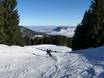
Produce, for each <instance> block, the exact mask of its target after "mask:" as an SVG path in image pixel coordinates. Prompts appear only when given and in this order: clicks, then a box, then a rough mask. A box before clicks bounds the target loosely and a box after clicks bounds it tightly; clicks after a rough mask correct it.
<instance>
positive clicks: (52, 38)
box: [24, 35, 72, 47]
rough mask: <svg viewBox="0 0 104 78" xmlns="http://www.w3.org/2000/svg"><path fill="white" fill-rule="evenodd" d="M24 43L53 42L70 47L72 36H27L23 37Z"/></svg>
mask: <svg viewBox="0 0 104 78" xmlns="http://www.w3.org/2000/svg"><path fill="white" fill-rule="evenodd" d="M24 41H25V43H26V44H25V45H37V44H54V45H63V46H68V47H71V45H72V44H71V43H72V38H68V37H65V36H60V35H55V36H52V35H44V36H43V37H34V38H30V37H28V36H25V37H24Z"/></svg>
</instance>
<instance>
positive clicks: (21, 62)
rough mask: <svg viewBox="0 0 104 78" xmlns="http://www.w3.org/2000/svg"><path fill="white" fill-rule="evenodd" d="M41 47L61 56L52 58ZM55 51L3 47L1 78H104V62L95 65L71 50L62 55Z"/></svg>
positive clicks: (51, 46)
mask: <svg viewBox="0 0 104 78" xmlns="http://www.w3.org/2000/svg"><path fill="white" fill-rule="evenodd" d="M37 47H39V48H40V49H45V50H46V49H48V48H50V49H51V48H52V50H58V53H57V52H52V55H53V56H52V57H50V56H49V55H47V54H46V52H45V51H41V50H39V49H37ZM55 47H56V46H53V45H38V46H29V47H28V46H25V47H18V46H12V47H9V46H5V45H0V78H104V62H100V61H97V62H93V61H90V60H88V59H87V58H86V57H84V56H83V55H82V54H78V53H73V52H71V53H70V52H68V50H70V49H68V48H65V47H64V48H65V49H63V50H64V51H63V52H61V51H62V49H60V48H59V47H56V48H55ZM5 48H6V49H7V50H6V49H5ZM61 48H62V47H61ZM66 50H67V51H66ZM59 52H60V53H59Z"/></svg>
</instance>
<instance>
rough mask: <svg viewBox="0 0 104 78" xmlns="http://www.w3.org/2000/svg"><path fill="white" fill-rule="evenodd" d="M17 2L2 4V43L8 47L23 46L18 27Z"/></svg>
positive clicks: (0, 38)
mask: <svg viewBox="0 0 104 78" xmlns="http://www.w3.org/2000/svg"><path fill="white" fill-rule="evenodd" d="M16 5H17V2H16V0H3V1H1V2H0V10H1V11H0V43H1V44H7V45H23V43H22V36H21V33H20V30H19V27H18V24H19V16H18V12H17V9H16Z"/></svg>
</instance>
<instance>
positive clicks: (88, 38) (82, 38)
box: [72, 0, 99, 50]
mask: <svg viewBox="0 0 104 78" xmlns="http://www.w3.org/2000/svg"><path fill="white" fill-rule="evenodd" d="M97 46H99V37H98V28H97V1H96V0H93V1H92V5H91V6H90V9H89V10H88V11H86V12H85V14H84V17H83V20H82V22H81V24H80V25H78V27H77V29H76V31H75V35H74V37H73V40H72V48H73V50H77V49H85V48H89V47H97Z"/></svg>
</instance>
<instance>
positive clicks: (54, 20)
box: [17, 0, 90, 26]
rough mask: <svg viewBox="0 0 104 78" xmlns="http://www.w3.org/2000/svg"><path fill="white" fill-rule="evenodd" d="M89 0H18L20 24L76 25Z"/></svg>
mask: <svg viewBox="0 0 104 78" xmlns="http://www.w3.org/2000/svg"><path fill="white" fill-rule="evenodd" d="M89 5H90V0H18V6H17V8H18V12H19V15H20V25H25V26H40V25H41V26H47V25H50V26H76V25H77V24H78V23H80V22H81V20H82V18H83V15H84V12H85V10H86V9H88V8H89Z"/></svg>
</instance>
